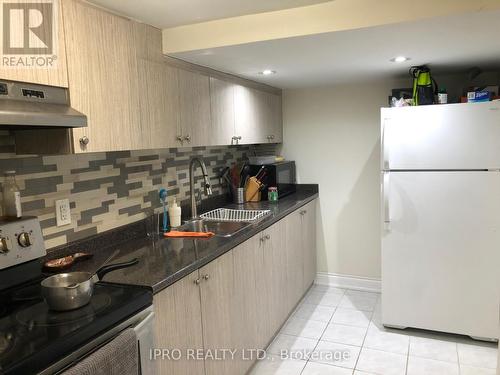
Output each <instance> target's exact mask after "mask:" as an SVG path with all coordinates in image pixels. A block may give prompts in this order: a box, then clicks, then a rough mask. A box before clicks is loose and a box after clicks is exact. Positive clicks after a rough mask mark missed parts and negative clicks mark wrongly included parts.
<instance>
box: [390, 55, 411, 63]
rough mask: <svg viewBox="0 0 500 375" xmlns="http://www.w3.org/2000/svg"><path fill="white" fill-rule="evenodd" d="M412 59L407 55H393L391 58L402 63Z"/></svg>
mask: <svg viewBox="0 0 500 375" xmlns="http://www.w3.org/2000/svg"><path fill="white" fill-rule="evenodd" d="M408 60H410V58H409V57H405V56H396V57H393V58H392V59H391V61H392V62H396V63H402V62H405V61H408Z"/></svg>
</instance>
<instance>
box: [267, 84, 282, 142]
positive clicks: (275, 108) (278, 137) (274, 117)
mask: <svg viewBox="0 0 500 375" xmlns="http://www.w3.org/2000/svg"><path fill="white" fill-rule="evenodd" d="M268 95H269V100H270V102H271V105H270V113H269V129H270V131H269V139H268V141H269V142H270V143H282V142H283V109H282V98H281V95H276V94H268Z"/></svg>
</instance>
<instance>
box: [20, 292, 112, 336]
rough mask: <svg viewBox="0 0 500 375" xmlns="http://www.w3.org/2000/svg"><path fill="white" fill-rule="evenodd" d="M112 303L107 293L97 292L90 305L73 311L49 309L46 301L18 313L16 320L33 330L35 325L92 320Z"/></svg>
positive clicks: (45, 325) (67, 323)
mask: <svg viewBox="0 0 500 375" xmlns="http://www.w3.org/2000/svg"><path fill="white" fill-rule="evenodd" d="M110 304H111V298H110V297H109V296H108V295H107V294H95V295H94V296H93V297H92V299H91V300H90V303H89V304H88V305H85V306H82V307H80V308H78V309H75V310H71V311H52V310H49V307H48V305H47V304H46V303H45V301H42V302H39V303H37V304H35V305H31V306H29V308H27V309H23V310H21V311H19V312H18V313H17V314H16V320H17V321H18V322H19V323H21V324H23V325H25V326H27V327H28V329H29V330H30V331H31V330H32V329H33V328H35V327H52V326H63V325H69V324H74V323H80V322H87V323H88V322H91V321H93V320H94V317H95V315H96V314H98V313H99V312H100V311H102V310H104V309H105V308H106V307H108V306H109V305H110Z"/></svg>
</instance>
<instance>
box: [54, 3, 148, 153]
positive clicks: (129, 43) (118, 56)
mask: <svg viewBox="0 0 500 375" xmlns="http://www.w3.org/2000/svg"><path fill="white" fill-rule="evenodd" d="M62 12H63V19H64V32H65V39H66V55H67V62H68V81H69V91H70V98H71V105H72V107H73V108H75V109H76V110H78V111H80V112H82V113H84V114H85V115H87V119H88V127H86V128H77V129H73V136H74V150H75V152H95V151H116V150H133V149H139V148H141V139H140V138H141V135H140V114H139V111H138V110H137V109H138V108H139V96H138V94H137V93H138V74H137V58H136V48H135V43H136V38H135V34H134V27H133V23H132V21H130V20H128V19H125V18H122V17H119V16H116V15H113V14H111V13H108V12H105V11H102V10H101V9H98V8H96V7H94V6H92V5H90V4H87V3H84V2H81V1H76V0H64V1H62ZM82 137H87V138H88V141H89V142H88V144H87V145H86V146H82V145H81V144H80V139H81V138H82Z"/></svg>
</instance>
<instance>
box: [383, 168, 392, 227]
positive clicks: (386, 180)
mask: <svg viewBox="0 0 500 375" xmlns="http://www.w3.org/2000/svg"><path fill="white" fill-rule="evenodd" d="M390 182H391V173H390V172H384V186H383V196H384V227H385V229H386V230H390V229H391V228H390V225H391V210H390V206H389V187H390Z"/></svg>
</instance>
